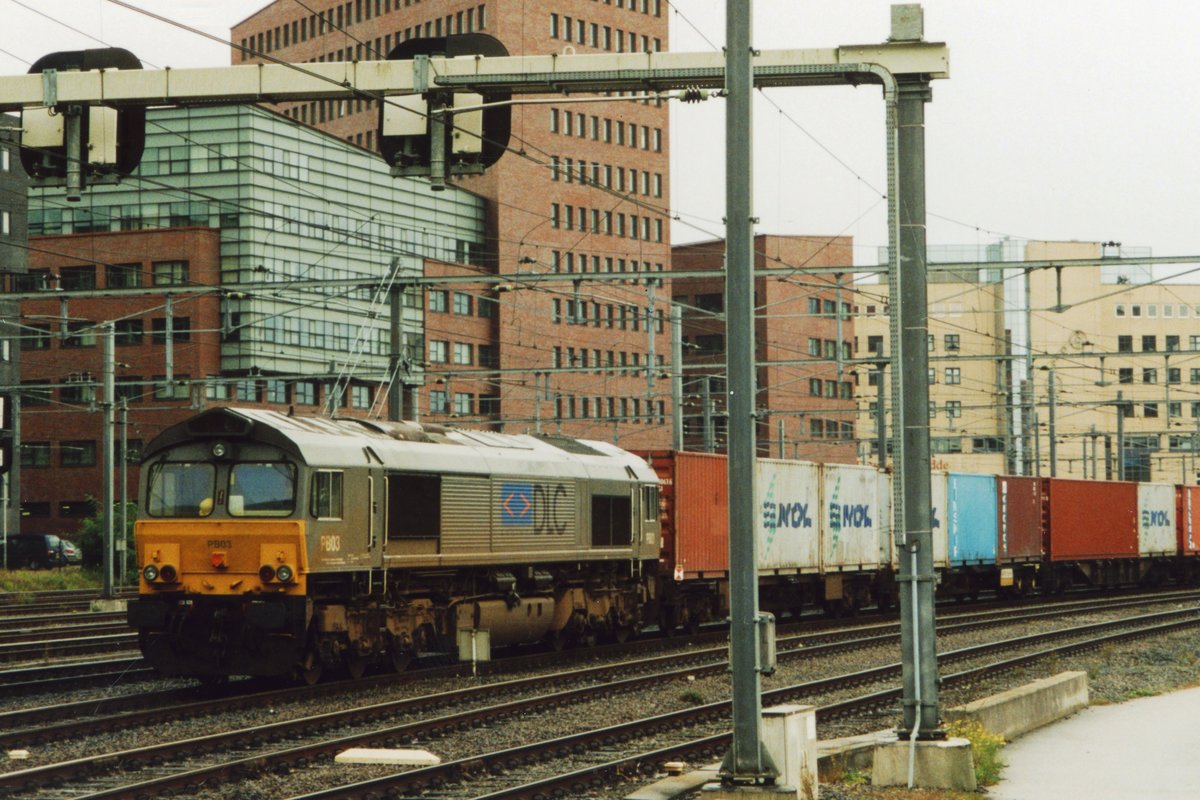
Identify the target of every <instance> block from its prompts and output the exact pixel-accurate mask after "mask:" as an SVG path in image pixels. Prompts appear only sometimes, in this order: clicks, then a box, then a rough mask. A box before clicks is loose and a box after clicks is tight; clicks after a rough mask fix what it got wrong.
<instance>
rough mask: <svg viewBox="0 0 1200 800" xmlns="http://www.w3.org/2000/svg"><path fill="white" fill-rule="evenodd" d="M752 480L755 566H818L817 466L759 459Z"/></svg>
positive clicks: (798, 569)
mask: <svg viewBox="0 0 1200 800" xmlns="http://www.w3.org/2000/svg"><path fill="white" fill-rule="evenodd" d="M754 481H755V493H756V494H757V495H758V503H757V504H756V505H755V513H756V515H757V522H758V524H757V525H756V526H755V528H756V529H757V531H758V564H759V571H760V572H762V573H779V572H816V571H817V570H818V569H819V568H820V565H821V561H820V558H821V536H820V529H819V528H818V526H817V525H818V521H819V519H820V516H819V514H818V511H819V510H820V507H821V506H820V492H821V482H820V468H819V467H818V466H817V465H816V464H813V463H809V462H805V461H783V460H780V459H774V458H760V459H758V460H757V461H756V462H755V464H754Z"/></svg>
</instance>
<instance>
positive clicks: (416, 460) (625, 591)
mask: <svg viewBox="0 0 1200 800" xmlns="http://www.w3.org/2000/svg"><path fill="white" fill-rule="evenodd" d="M141 474H142V477H141V487H140V492H141V495H140V499H141V503H142V508H143V513H142V518H141V519H140V520H139V521H138V523H137V527H136V531H135V538H136V542H137V551H138V552H137V554H138V564H139V567H140V575H139V596H138V599H137V600H135V601H133V602H132V603H131V604H130V606H129V610H128V618H129V622H130V624H131V625H132V626H133V627H135V628H136V629H137V630H138V632H139V640H140V646H141V649H142V652H143V654H144V656H145V658H146V660H147V661H148V662H149V663H150V664H151V665H152V666H153V667H155V668H156V669H157V670H158V671H160V672H161V673H163V674H167V675H188V676H195V677H198V678H201V679H213V680H219V679H222V678H224V677H226V676H229V675H257V676H278V675H287V674H289V673H291V674H294V675H296V676H297V677H299V678H301V679H303V680H305V681H307V682H313V681H316V680H317V679H318V678H319V677H320V675H321V673H322V671H323V670H326V669H329V668H338V669H341V670H345V671H346V672H348V673H349V674H351V675H359V674H361V673H362V671H363V670H364V669H365V668H366V666H367V665H369V664H371V663H372V662H382V663H384V664H390V665H391V666H392V667H393V668H395V669H397V670H402V669H404V668H405V667H406V665H407V664H408V663H409V662H410V661H411V659H413V658H414V657H415V656H417V655H419V654H420V653H422V652H425V651H431V650H444V649H449V647H451V646H452V643H453V642H454V637H455V636H456V632H457V631H458V630H460V629H464V628H472V629H487V630H489V631H490V636H491V642H492V644H493V645H505V644H514V643H523V642H534V641H539V640H549V641H551V642H552V643H554V644H556V645H559V644H564V645H565V644H570V643H573V642H588V641H592V640H594V639H595V638H597V637H609V638H613V639H622V638H624V637H626V636H628V635H630V634H632V633H634V632H636V631H637V630H638V629H639V628H641V627H642V626H643V625H644V624H646V622H647V621H648V620H653V619H654V617H655V615H656V614H657V608H658V602H657V597H656V586H657V580H656V579H657V568H658V558H659V543H660V522H659V479H658V478H657V476H656V475H655V473H654V471H653V470H652V469H650V468H649V467H648V466H647V465H646V463H645V462H644V461H643V460H642V459H640V458H638V457H637V456H634V455H632V454H630V453H627V452H625V451H624V450H621V449H620V448H617V447H615V446H613V445H611V444H606V443H604V442H596V441H584V440H576V439H566V438H561V437H555V436H536V437H535V436H521V435H506V434H498V433H488V432H480V431H468V430H459V429H450V428H446V427H442V426H437V425H428V424H418V423H412V422H378V421H368V420H361V419H328V418H321V417H305V416H296V415H291V414H284V413H280V412H276V411H270V410H263V409H246V408H216V409H212V410H209V411H205V412H203V413H201V414H199V415H197V416H195V417H193V418H191V419H190V420H187V421H185V422H182V423H180V424H177V425H175V426H173V427H171V428H168V429H167V430H165V431H164V432H163V433H162V434H160V435H159V436H158V437H156V438H155V439H154V440H153V441H152V442H151V443H150V444H149V445H148V446H147V448H146V451H145V453H144V457H143V468H142V473H141Z"/></svg>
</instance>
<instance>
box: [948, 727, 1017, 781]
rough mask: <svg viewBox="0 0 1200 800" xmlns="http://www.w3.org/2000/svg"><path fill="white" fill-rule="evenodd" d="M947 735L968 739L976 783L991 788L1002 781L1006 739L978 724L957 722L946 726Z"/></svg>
mask: <svg viewBox="0 0 1200 800" xmlns="http://www.w3.org/2000/svg"><path fill="white" fill-rule="evenodd" d="M946 733H947V734H948V735H950V736H957V737H960V738H963V739H966V740H967V741H969V742H970V743H971V758H972V759H973V760H974V762H975V782H976V783H977V784H979V785H980V786H991V785H992V784H993V783H995V782H996V781H998V780H1000V771H1001V770H1002V769H1004V759H1002V758H1000V751H1001V750H1003V749H1004V737H1003V736H1000V735H998V734H995V733H991V732H990V731H988V730H987V729H985V728H984V727H983V726H982V725H980V724H979V723H978V722H974V721H969V720H955V721H954V722H951V723H950V724H949V725H947V726H946Z"/></svg>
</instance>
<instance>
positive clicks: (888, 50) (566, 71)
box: [0, 42, 950, 111]
mask: <svg viewBox="0 0 1200 800" xmlns="http://www.w3.org/2000/svg"><path fill="white" fill-rule="evenodd" d="M752 61H753V80H754V85H755V86H831V85H834V86H836V85H841V86H845V85H858V84H860V83H880V79H879V78H878V77H877V76H874V75H873V73H872V71H871V70H863V69H862V67H863V65H875V66H878V67H882V68H883V69H884V70H886V71H888V72H891V73H916V74H922V75H926V76H928V77H931V78H946V77H949V69H950V67H949V52H948V50H947V48H946V46H945V45H944V44H935V43H929V42H887V43H883V44H871V45H843V46H841V47H836V48H811V49H805V50H763V51H760V52H757V53H754V54H753V57H752ZM725 67H726V58H725V56H724V55H722V54H721V53H681V52H672V53H668V52H648V53H600V54H589V55H561V54H558V53H555V54H553V55H544V56H533V55H523V56H507V57H502V58H477V57H475V56H460V57H457V58H446V57H441V56H436V57H430V58H429V59H428V75H429V77H430V80H429V84H428V85H427V86H421V85H420V83H419V81H418V75H417V63H416V62H414V61H329V62H324V63H305V64H246V65H240V66H230V67H199V68H186V69H164V70H149V69H143V70H115V69H112V70H106V71H103V72H100V71H96V70H92V71H89V72H59V73H58V75H57V83H56V91H57V95H56V100H57V101H58V103H60V104H61V103H90V104H96V105H101V104H102V105H106V106H109V107H113V108H119V107H121V106H147V105H188V104H194V103H206V104H210V103H212V101H213V99H214V98H219V99H220V100H221V101H222V102H226V103H264V102H280V101H287V100H350V99H374V98H376V97H378V96H380V95H401V94H420V93H423V92H424V91H426V90H427V89H433V88H435V87H441V88H456V89H468V90H475V89H482V88H486V89H489V90H492V91H496V90H506V91H510V92H513V93H517V94H557V93H561V92H564V91H569V92H582V91H596V92H603V91H639V92H644V91H647V90H658V91H667V90H671V89H684V88H687V87H689V86H694V87H699V88H712V89H719V88H721V86H722V85H723V84H724V73H725ZM43 82H44V78H43V77H42V75H40V74H36V73H35V74H32V75H14V76H11V77H7V78H5V79H4V80H3V81H0V111H18V110H20V109H22V108H34V107H42V106H44V105H45V104H46V93H45V88H44V86H43Z"/></svg>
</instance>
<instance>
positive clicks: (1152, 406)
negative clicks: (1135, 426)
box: [1142, 403, 1158, 419]
mask: <svg viewBox="0 0 1200 800" xmlns="http://www.w3.org/2000/svg"><path fill="white" fill-rule="evenodd" d="M1142 416H1143V417H1146V418H1147V419H1150V418H1151V417H1157V416H1158V403H1144V404H1142Z"/></svg>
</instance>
